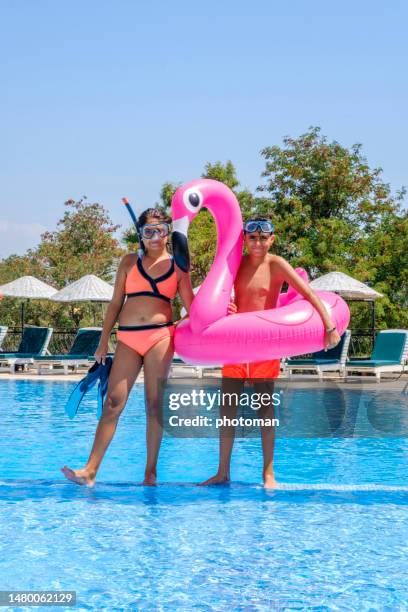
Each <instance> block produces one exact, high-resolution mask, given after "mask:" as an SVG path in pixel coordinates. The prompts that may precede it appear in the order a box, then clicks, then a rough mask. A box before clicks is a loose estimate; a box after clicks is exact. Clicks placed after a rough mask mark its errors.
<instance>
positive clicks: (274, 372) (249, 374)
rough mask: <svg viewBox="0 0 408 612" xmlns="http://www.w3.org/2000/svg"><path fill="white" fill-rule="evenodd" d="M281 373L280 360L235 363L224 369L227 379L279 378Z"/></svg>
mask: <svg viewBox="0 0 408 612" xmlns="http://www.w3.org/2000/svg"><path fill="white" fill-rule="evenodd" d="M279 373H280V359H270V360H269V361H256V362H255V363H235V364H231V365H225V366H224V367H223V368H222V376H223V377H225V378H278V377H279Z"/></svg>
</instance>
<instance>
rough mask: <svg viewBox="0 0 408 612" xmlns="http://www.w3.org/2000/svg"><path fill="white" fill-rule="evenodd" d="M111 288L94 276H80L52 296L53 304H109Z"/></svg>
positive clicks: (111, 293)
mask: <svg viewBox="0 0 408 612" xmlns="http://www.w3.org/2000/svg"><path fill="white" fill-rule="evenodd" d="M112 295H113V287H112V285H110V284H109V283H107V282H106V281H104V280H102V279H101V278H98V276H95V275H94V274H87V275H86V276H82V278H80V279H79V280H77V281H74V282H73V283H70V284H69V285H67V286H66V287H64V288H63V289H60V291H57V293H54V295H53V296H52V298H51V299H52V301H53V302H110V301H111V299H112Z"/></svg>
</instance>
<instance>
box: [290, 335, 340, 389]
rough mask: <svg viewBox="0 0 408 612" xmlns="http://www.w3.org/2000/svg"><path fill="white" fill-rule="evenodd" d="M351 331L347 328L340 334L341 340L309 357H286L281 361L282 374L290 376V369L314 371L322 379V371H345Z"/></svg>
mask: <svg viewBox="0 0 408 612" xmlns="http://www.w3.org/2000/svg"><path fill="white" fill-rule="evenodd" d="M350 340H351V332H350V330H349V329H347V330H346V331H345V332H344V333H343V334H342V336H341V341H340V342H339V343H338V345H337V346H335V347H334V348H332V349H329V350H328V351H319V352H317V353H313V358H310V359H296V358H295V359H287V360H286V362H284V363H283V374H288V377H289V378H291V377H292V370H300V371H312V372H316V373H317V375H318V377H319V380H323V373H324V372H340V375H342V376H344V375H345V373H346V360H347V353H348V349H349V346H350Z"/></svg>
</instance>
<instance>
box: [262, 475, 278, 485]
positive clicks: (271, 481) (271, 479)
mask: <svg viewBox="0 0 408 612" xmlns="http://www.w3.org/2000/svg"><path fill="white" fill-rule="evenodd" d="M263 481H264V487H265V489H275V488H276V487H277V485H278V483H277V482H276V479H275V474H274V473H273V472H266V473H265V472H264V474H263Z"/></svg>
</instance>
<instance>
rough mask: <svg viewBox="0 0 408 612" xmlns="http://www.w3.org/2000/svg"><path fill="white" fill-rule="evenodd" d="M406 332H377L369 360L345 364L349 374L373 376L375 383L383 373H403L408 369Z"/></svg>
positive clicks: (407, 332)
mask: <svg viewBox="0 0 408 612" xmlns="http://www.w3.org/2000/svg"><path fill="white" fill-rule="evenodd" d="M407 359H408V330H406V329H386V330H383V331H380V332H378V334H377V336H376V338H375V342H374V348H373V351H372V353H371V358H370V359H352V360H350V361H347V363H346V371H347V375H349V372H360V373H370V374H375V377H376V380H377V382H380V381H381V374H383V373H384V372H394V373H398V372H404V371H405V370H407V369H408V367H407V366H406V361H407Z"/></svg>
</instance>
